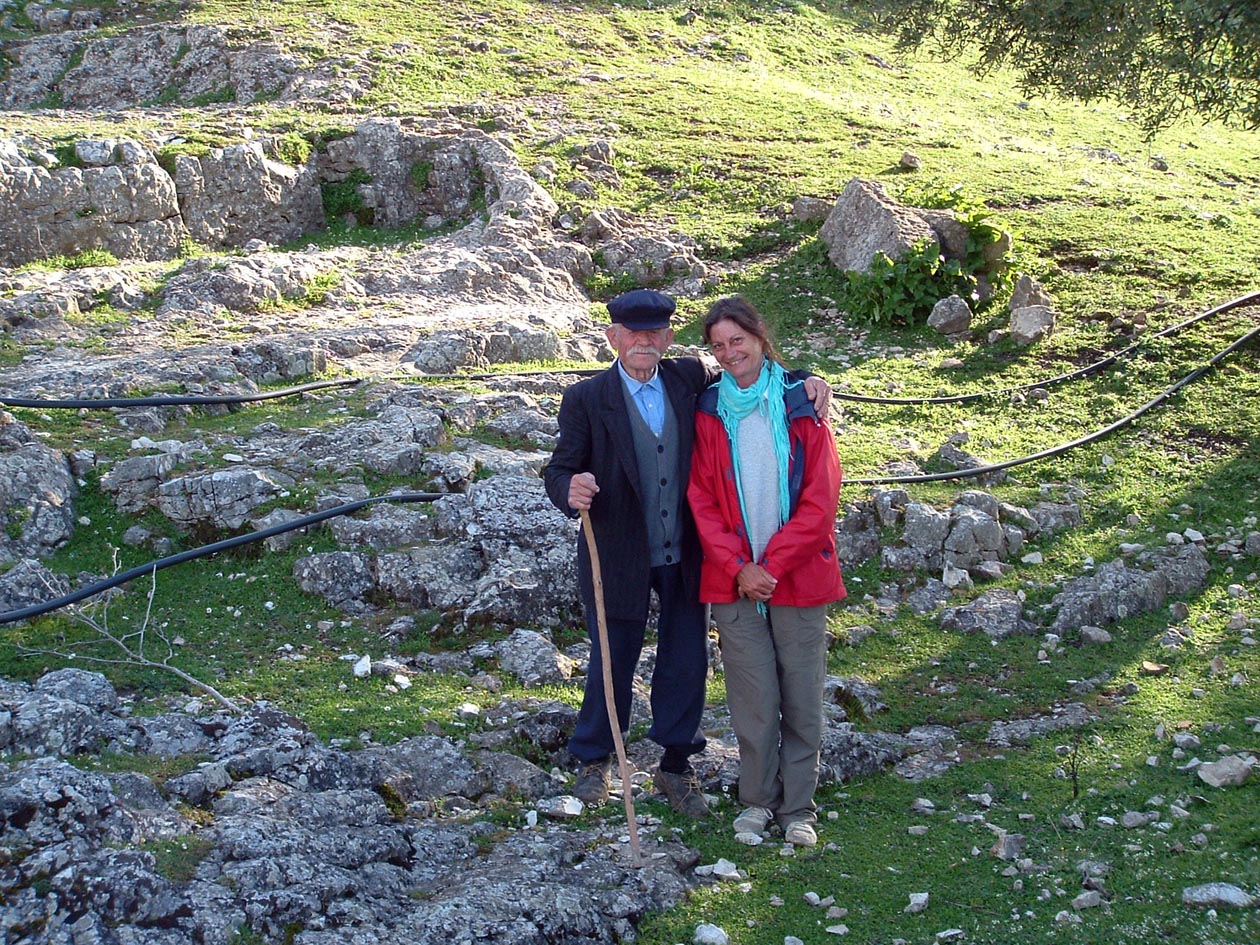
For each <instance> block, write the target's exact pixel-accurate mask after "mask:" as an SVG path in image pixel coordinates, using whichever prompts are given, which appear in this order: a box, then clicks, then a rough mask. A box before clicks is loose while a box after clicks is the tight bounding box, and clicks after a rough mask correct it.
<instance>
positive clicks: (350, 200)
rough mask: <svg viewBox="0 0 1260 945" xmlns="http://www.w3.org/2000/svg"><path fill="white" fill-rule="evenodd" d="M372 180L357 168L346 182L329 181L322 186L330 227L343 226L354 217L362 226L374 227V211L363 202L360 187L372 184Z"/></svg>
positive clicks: (326, 215)
mask: <svg viewBox="0 0 1260 945" xmlns="http://www.w3.org/2000/svg"><path fill="white" fill-rule="evenodd" d="M371 180H372V178H371V177H369V176H368V174H367V172H366V171H364V170H363V169H362V168H358V167H356V168H355V169H354V170H353V171H351V172H350V173H349V174H348V175H347V176H346V179H345V180H340V181H329V182H328V183H325V184H322V185H320V195H321V196H322V198H323V201H324V219H325V220H327V221H328V225H329V226H330V227H335V226H338V225H340V224H342V223H343V221H344V220H345V218H346V217H348V216H353V217H354V218H355V220H356V222H358V224H359V225H360V226H371V225H372V222H373V216H372V210H371V208H369V207H368V206H367V205H366V204H365V203H364V202H363V195H362V194H361V193H359V185H360V184H367V183H370V182H371Z"/></svg>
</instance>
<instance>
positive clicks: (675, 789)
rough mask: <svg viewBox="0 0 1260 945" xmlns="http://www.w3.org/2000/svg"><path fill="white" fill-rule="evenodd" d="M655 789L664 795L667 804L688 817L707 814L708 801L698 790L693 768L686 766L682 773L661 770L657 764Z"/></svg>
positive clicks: (697, 781)
mask: <svg viewBox="0 0 1260 945" xmlns="http://www.w3.org/2000/svg"><path fill="white" fill-rule="evenodd" d="M653 780H654V781H655V782H656V789H657V790H658V791H660V792H661V793H662V794H664V795H665V797H666V799H667V800H668V801H669V806H670V807H672V808H674V810H676V811H678V812H679V813H680V814H686V815H687V816H688V817H695V818H697V819H699V818H701V817H708V816H709V802H708V801H706V800H705V799H704V794H703V793H701V791H700V780H699V778H697V777H696V770H695V768H691V767H689V768H687V770H686V771H685V772H683V773H682V774H674V773H673V772H670V771H662V770H661V769H660V767H659V766H658V767H657V769H656V773H655V775H654V776H653Z"/></svg>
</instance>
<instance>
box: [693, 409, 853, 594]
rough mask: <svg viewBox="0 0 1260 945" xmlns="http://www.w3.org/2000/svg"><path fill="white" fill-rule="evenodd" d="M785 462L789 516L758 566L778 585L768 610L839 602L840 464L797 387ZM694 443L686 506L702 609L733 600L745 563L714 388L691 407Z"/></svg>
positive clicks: (744, 539) (747, 556) (748, 552)
mask: <svg viewBox="0 0 1260 945" xmlns="http://www.w3.org/2000/svg"><path fill="white" fill-rule="evenodd" d="M784 407H785V409H786V410H787V411H788V437H789V441H790V446H791V457H790V461H789V465H788V487H789V494H790V496H791V507H792V514H791V516H790V517H789V518H788V521H787V523H786V524H785V525H784V526H783V527H782V528H780V529H779V530H778V531H777V532H775V534H774V535H773V537H771V539H770V542H769V543H768V544H767V545H766V550H765V552H764V553H763V554H762V556H761V560H759V561H758V562H757V564H759V565H761V566H762V567H763V568H765V569H766V570H767V571H769V572H770V574H771V575H773V576H774V577H775V578H777V579H778V582H779V583H778V584H777V585H776V587H775V590H774V595H773V596H772V597H771V598H770V603H771V604H772V605H776V606H788V607H814V606H817V605H819V604H829V603H831V602H832V601H837V600H841V599H842V598H843V597H844V596H845V589H844V581H843V579H842V578H841V576H840V564H839V562H838V561H837V560H836V533H835V527H836V510H837V507H838V505H839V502H840V460H839V458H838V457H837V456H836V441H835V439H834V438H833V437H832V435H831V430H829V429H828V428H827V425H826V424H824V423H822V422H820V421H819V420H818V417H817V415H816V414H815V413H814V409H813V406H812V405H811V404H810V402H809V400H808V399H807V398H806V397H805V394H804V390H803V389H802V388H801V387H799V386H798V387H794V388H790V389H789V390H788V391H787V394H786V396H785V405H784ZM696 408H697V409H696V434H695V436H696V442H695V448H694V452H693V454H692V459H691V481H690V483H689V484H688V486H687V499H688V501H689V502H690V504H691V511H692V514H693V515H694V516H695V520H696V527H697V529H698V530H699V532H700V546H701V548H702V549H703V551H704V560H703V561H702V563H701V566H700V600H701V601H702V602H704V603H709V604H723V603H730V602H731V601H735V600H738V599H739V592H738V590H737V589H736V585H735V576H736V575H737V574H738V573H739V570H740V568H742V567H743V566H744V565H745V564H747V563H748V562H749V561H751V560H752V546H751V545H750V544H749V542H748V536H747V532H746V530H745V528H744V518H743V515H742V514H741V512H740V509H739V495H738V493H737V492H736V489H735V471H734V467H733V466H732V463H731V447H730V441H729V440H728V439H727V437H726V428H725V427H723V425H722V421H721V420H720V419H718V417H717V388H716V385H714V386H713V387H710V388H708V389H707V390H706V391H705V392H704V393H703V394H701V396H700V400H699V401H698V403H697V405H696Z"/></svg>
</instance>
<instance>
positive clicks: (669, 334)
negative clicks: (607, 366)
mask: <svg viewBox="0 0 1260 945" xmlns="http://www.w3.org/2000/svg"><path fill="white" fill-rule="evenodd" d="M605 334H606V335H607V337H608V343H609V344H610V345H612V348H613V350H614V351H616V352H617V359H618V360H619V361H621V366H622V367H623V368H625V369H626V373H627V374H629V375H630V376H631V377H634V378H635V379H636V380H647V379H648V378H649V377H651V376H652V372H653V371H655V370H656V365H657V363H658V362H659V361H660V360H661V357H662V356H663V355H664V354H665V352H666V351H667V350H669V346H670V345H671V344H673V343H674V330H673V329H672V328H651V329H647V330H645V331H635V330H634V329H631V328H627V327H626V326H625V325H621V324H612V325H609V326H608V328H607V329H606V331H605ZM639 375H642V376H639Z"/></svg>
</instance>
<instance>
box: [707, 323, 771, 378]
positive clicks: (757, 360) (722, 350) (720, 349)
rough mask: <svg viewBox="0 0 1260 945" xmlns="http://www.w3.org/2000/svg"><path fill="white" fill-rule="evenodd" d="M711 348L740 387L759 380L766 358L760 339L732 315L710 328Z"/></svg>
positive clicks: (718, 360)
mask: <svg viewBox="0 0 1260 945" xmlns="http://www.w3.org/2000/svg"><path fill="white" fill-rule="evenodd" d="M709 350H710V351H712V352H713V357H715V358H717V363H718V364H720V365H721V366H722V370H724V371H726V372H727V373H728V374H730V375H731V379H732V380H734V381H735V383H736V385H738V386H739V387H751V386H752V385H753V384H755V383H756V381H757V377H758V376H759V375H760V374H761V365H762V363H763V362H764V361H765V359H766V349H765V345H764V344H762V341H761V339H760V338H758V337H757V336H756V335H754V334H752V332H748V331H745V330H744V329H743V328H741V327H740V326H739V325H738V324H737V323H735V322H734V321H732V320H731V319H729V318H724V319H722V320H721V321H719V322H717V323H715V324H714V325H713V327H712V328H710V329H709Z"/></svg>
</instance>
